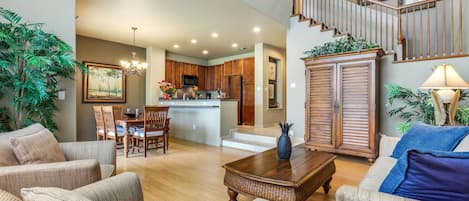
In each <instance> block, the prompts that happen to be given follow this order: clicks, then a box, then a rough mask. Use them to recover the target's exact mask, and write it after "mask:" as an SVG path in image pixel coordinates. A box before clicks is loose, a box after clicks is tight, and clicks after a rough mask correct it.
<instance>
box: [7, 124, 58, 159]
mask: <svg viewBox="0 0 469 201" xmlns="http://www.w3.org/2000/svg"><path fill="white" fill-rule="evenodd" d="M10 144H11V148H12V149H13V152H15V155H16V158H17V159H18V161H19V162H20V164H39V163H53V162H63V161H65V156H64V154H63V152H62V150H61V149H60V146H59V144H58V143H57V140H56V139H55V138H54V135H53V134H52V133H51V132H50V131H49V130H47V129H43V130H41V131H39V132H38V133H34V134H31V135H27V136H21V137H12V138H10Z"/></svg>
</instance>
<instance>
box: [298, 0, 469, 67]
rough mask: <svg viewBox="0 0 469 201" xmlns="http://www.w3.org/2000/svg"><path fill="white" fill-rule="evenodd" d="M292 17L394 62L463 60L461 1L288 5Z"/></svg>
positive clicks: (309, 0) (318, 0) (301, 0)
mask: <svg viewBox="0 0 469 201" xmlns="http://www.w3.org/2000/svg"><path fill="white" fill-rule="evenodd" d="M292 1H293V7H292V15H293V16H299V18H300V20H301V21H309V22H310V25H311V26H321V28H322V30H323V31H329V30H332V31H334V34H335V36H349V37H353V38H361V39H365V40H367V41H369V42H373V43H376V44H378V45H380V46H381V47H382V48H383V49H384V50H385V52H386V53H387V54H394V55H395V61H415V60H424V59H436V58H438V59H439V58H447V57H457V56H467V52H465V50H464V47H463V40H465V38H464V36H463V10H462V8H463V6H464V5H463V4H464V3H469V2H465V0H423V1H419V2H416V3H412V4H406V5H400V6H396V5H391V4H388V3H385V2H382V1H377V0H292Z"/></svg>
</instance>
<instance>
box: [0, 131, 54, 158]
mask: <svg viewBox="0 0 469 201" xmlns="http://www.w3.org/2000/svg"><path fill="white" fill-rule="evenodd" d="M44 129H45V128H44V127H43V126H42V125H41V124H33V125H31V126H28V127H25V128H22V129H19V130H16V131H12V132H6V133H0V156H2V157H0V167H1V166H12V165H18V164H19V162H18V160H17V159H16V156H15V153H14V152H13V149H11V147H10V138H11V137H19V136H25V135H31V134H33V133H37V132H39V131H41V130H44Z"/></svg>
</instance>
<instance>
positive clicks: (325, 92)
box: [305, 65, 335, 147]
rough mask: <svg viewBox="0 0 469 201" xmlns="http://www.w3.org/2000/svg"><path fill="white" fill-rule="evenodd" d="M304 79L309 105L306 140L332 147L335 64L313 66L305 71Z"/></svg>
mask: <svg viewBox="0 0 469 201" xmlns="http://www.w3.org/2000/svg"><path fill="white" fill-rule="evenodd" d="M306 76H308V79H306V80H307V81H308V82H309V83H308V84H307V85H306V86H320V87H307V90H308V98H307V103H306V104H307V105H309V108H308V110H307V111H306V112H307V117H308V119H310V121H308V122H307V123H308V125H307V129H308V133H309V135H307V138H306V139H305V141H306V142H309V143H311V144H315V145H317V146H324V147H334V146H335V145H334V141H335V139H334V138H333V137H334V135H333V131H334V126H333V125H332V124H333V118H334V114H333V102H334V77H335V65H325V66H315V67H314V68H309V69H307V71H306Z"/></svg>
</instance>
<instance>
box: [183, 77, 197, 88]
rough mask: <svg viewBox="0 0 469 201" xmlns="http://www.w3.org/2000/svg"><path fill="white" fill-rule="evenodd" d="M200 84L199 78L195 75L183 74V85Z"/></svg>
mask: <svg viewBox="0 0 469 201" xmlns="http://www.w3.org/2000/svg"><path fill="white" fill-rule="evenodd" d="M198 84H199V78H198V77H197V76H194V75H182V86H185V87H186V86H188V87H190V86H197V85H198Z"/></svg>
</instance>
